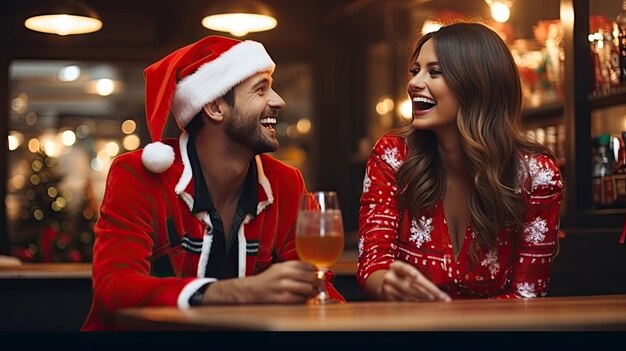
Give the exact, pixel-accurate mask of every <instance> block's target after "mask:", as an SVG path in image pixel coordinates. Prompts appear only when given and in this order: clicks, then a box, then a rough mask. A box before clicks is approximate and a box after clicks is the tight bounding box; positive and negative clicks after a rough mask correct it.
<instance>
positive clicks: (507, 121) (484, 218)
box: [357, 23, 563, 301]
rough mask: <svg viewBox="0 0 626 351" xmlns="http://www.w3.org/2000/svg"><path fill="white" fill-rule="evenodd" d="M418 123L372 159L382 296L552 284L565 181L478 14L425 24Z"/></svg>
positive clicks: (364, 231) (367, 208) (375, 289)
mask: <svg viewBox="0 0 626 351" xmlns="http://www.w3.org/2000/svg"><path fill="white" fill-rule="evenodd" d="M409 73H410V79H409V82H408V85H407V90H408V95H409V97H410V98H411V100H412V103H413V116H412V117H413V119H412V122H411V124H410V125H408V126H406V127H405V128H403V129H400V130H398V131H395V132H391V133H388V134H387V135H385V136H383V137H382V138H381V139H380V140H379V141H378V142H377V143H376V145H375V146H374V149H373V151H372V154H371V156H370V158H369V160H368V162H367V168H366V174H365V180H364V185H363V195H362V197H361V208H360V212H359V266H358V271H357V279H358V282H359V284H360V286H361V288H362V290H363V291H364V293H365V294H366V295H367V296H368V297H370V298H373V299H380V300H404V301H422V300H424V301H434V300H436V301H448V300H450V299H454V298H529V297H537V296H544V295H545V294H546V291H547V288H548V283H549V273H550V266H551V264H552V259H553V258H554V255H555V252H556V248H557V231H558V226H559V217H560V209H561V197H562V190H563V185H562V182H561V176H560V172H559V169H558V167H557V166H556V163H555V160H554V157H553V156H552V154H551V153H550V151H549V150H547V149H546V148H544V147H542V146H541V145H538V144H536V143H534V142H533V141H531V140H529V139H527V137H526V134H525V132H524V130H523V128H522V125H521V98H522V93H521V86H520V78H519V74H518V71H517V68H516V65H515V62H514V60H513V58H512V56H511V53H510V51H509V50H508V48H507V46H506V44H505V43H504V42H503V41H502V39H501V38H500V37H499V36H498V35H497V34H496V33H495V32H493V31H492V30H490V29H489V28H487V27H486V26H484V25H481V24H478V23H457V24H453V25H449V26H446V27H443V28H441V29H440V30H438V31H437V32H433V33H428V34H426V35H424V36H423V37H422V38H421V39H419V41H418V42H417V43H416V45H415V49H414V50H413V51H412V55H411V58H410V60H409Z"/></svg>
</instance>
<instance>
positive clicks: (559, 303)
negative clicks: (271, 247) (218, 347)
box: [117, 295, 626, 331]
mask: <svg viewBox="0 0 626 351" xmlns="http://www.w3.org/2000/svg"><path fill="white" fill-rule="evenodd" d="M117 318H118V319H117V322H118V324H119V326H120V327H122V328H125V329H129V330H253V331H408V330H414V331H420V330H423V331H470V330H471V331H473V330H491V331H494V330H509V331H517V330H525V331H528V330H550V331H555V330H556V331H567V330H622V331H625V330H626V295H603V296H580V297H548V298H537V299H520V300H454V301H451V302H448V303H446V302H435V303H425V302H414V303H408V302H404V303H403V302H351V303H346V304H330V305H324V306H320V305H248V306H208V307H207V306H205V307H195V308H191V309H188V310H179V309H177V308H169V307H158V308H130V309H125V310H122V311H120V312H119V314H118V316H117Z"/></svg>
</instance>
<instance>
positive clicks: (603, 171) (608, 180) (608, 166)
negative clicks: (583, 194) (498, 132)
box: [592, 134, 615, 207]
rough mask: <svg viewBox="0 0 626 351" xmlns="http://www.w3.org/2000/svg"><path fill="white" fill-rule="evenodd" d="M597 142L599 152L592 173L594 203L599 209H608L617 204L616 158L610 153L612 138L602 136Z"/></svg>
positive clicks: (607, 135) (606, 135)
mask: <svg viewBox="0 0 626 351" xmlns="http://www.w3.org/2000/svg"><path fill="white" fill-rule="evenodd" d="M597 140H598V149H597V150H598V151H597V155H596V157H594V165H593V173H592V201H593V204H594V205H596V206H597V207H607V206H610V205H613V203H614V202H615V185H614V181H615V180H614V178H613V168H614V166H613V164H614V162H613V161H614V158H613V156H612V155H611V154H610V153H609V143H610V140H611V136H610V135H609V134H602V135H600V136H599V137H598V139H597Z"/></svg>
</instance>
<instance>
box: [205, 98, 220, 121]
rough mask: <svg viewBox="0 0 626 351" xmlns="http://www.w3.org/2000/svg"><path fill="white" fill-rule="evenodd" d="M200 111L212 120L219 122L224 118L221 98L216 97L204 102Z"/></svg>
mask: <svg viewBox="0 0 626 351" xmlns="http://www.w3.org/2000/svg"><path fill="white" fill-rule="evenodd" d="M202 111H204V113H205V114H206V116H207V117H209V119H210V120H212V121H214V122H221V121H222V120H223V119H224V104H223V103H222V99H219V98H218V99H215V100H214V101H211V102H209V103H207V104H205V105H204V106H202Z"/></svg>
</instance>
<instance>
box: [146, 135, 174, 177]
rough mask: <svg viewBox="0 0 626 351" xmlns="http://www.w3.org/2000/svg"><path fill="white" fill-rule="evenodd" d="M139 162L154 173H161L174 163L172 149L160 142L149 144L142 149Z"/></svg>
mask: <svg viewBox="0 0 626 351" xmlns="http://www.w3.org/2000/svg"><path fill="white" fill-rule="evenodd" d="M141 162H142V163H143V165H144V166H146V168H147V169H148V170H150V171H152V172H154V173H162V172H163V171H165V170H166V169H168V168H170V166H171V165H172V163H174V149H172V147H171V146H169V145H165V144H163V143H162V142H160V141H157V142H154V143H150V144H148V145H146V147H144V148H143V152H142V153H141Z"/></svg>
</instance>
